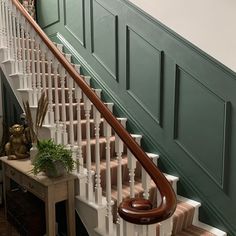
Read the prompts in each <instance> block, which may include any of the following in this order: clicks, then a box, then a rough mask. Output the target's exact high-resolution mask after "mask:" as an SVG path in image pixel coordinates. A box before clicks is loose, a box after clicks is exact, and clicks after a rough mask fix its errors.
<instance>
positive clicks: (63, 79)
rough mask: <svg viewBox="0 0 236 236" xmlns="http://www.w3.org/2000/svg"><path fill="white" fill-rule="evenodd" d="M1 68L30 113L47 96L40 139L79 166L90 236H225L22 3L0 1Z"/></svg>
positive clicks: (79, 202)
mask: <svg viewBox="0 0 236 236" xmlns="http://www.w3.org/2000/svg"><path fill="white" fill-rule="evenodd" d="M63 56H64V57H63ZM0 66H1V69H2V71H3V72H4V74H5V76H6V78H7V79H8V82H9V84H10V86H11V88H12V90H13V91H14V93H15V95H16V97H17V99H18V101H19V103H20V104H22V100H28V101H29V103H30V105H31V109H32V111H35V108H36V106H37V102H38V99H39V97H40V95H41V93H42V92H43V91H46V92H47V95H48V99H49V108H48V112H47V115H46V119H45V122H44V125H43V129H42V132H41V138H52V139H54V140H55V141H56V142H57V143H61V144H64V145H65V146H67V147H68V148H70V149H71V150H72V152H73V158H74V159H75V160H76V161H78V166H77V169H76V170H75V172H74V174H75V175H77V176H78V181H77V186H76V187H77V190H76V192H77V196H76V211H77V213H78V215H79V216H80V218H81V220H82V222H83V223H84V225H85V227H86V228H87V231H88V233H89V235H117V236H121V235H124V236H125V235H127V236H128V235H139V236H141V235H149V236H151V235H156V236H165V235H175V236H188V235H189V236H190V235H205V236H208V235H209V236H210V235H212V236H213V235H219V236H220V235H222V236H223V235H226V233H225V232H223V231H221V230H218V229H216V228H213V227H211V226H209V225H206V224H203V223H201V222H200V221H199V220H198V210H199V207H200V205H201V204H200V203H199V202H196V201H193V200H190V199H186V198H184V197H182V196H178V195H177V182H178V181H179V179H178V177H175V176H171V175H168V174H161V173H160V171H159V170H158V168H157V166H158V159H159V156H158V155H157V154H155V153H146V154H145V153H144V152H143V151H142V150H141V149H140V145H141V139H142V136H141V135H139V134H131V135H129V134H128V133H127V131H125V128H126V123H127V119H126V118H123V117H122V118H119V117H117V118H115V117H114V116H113V115H112V112H113V107H114V104H112V103H106V102H105V101H104V102H103V101H102V100H101V94H102V91H101V89H97V88H92V87H91V86H90V84H91V83H90V82H91V79H92V78H90V76H88V75H83V74H82V73H81V66H80V65H76V64H73V63H72V57H71V55H70V54H65V53H63V45H60V44H55V45H54V44H53V43H52V42H50V41H49V39H48V38H47V37H46V35H45V34H44V33H43V32H42V30H41V29H40V28H39V26H37V25H36V23H35V22H34V21H33V19H32V18H31V17H30V16H29V15H28V14H27V12H26V11H25V10H24V9H23V7H22V6H21V5H20V4H19V3H18V1H17V0H0ZM180 181H181V180H180ZM175 196H176V197H177V202H176V199H175ZM130 199H132V200H130ZM176 203H177V204H176Z"/></svg>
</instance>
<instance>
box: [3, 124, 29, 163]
mask: <svg viewBox="0 0 236 236" xmlns="http://www.w3.org/2000/svg"><path fill="white" fill-rule="evenodd" d="M9 130H10V134H11V136H10V140H9V142H8V143H7V144H6V145H5V152H6V155H7V156H8V159H9V160H17V159H24V158H28V157H29V152H28V148H27V147H28V146H27V145H28V140H27V138H26V136H25V130H24V126H23V125H19V124H15V125H13V126H12V127H10V129H9Z"/></svg>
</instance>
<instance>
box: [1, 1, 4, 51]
mask: <svg viewBox="0 0 236 236" xmlns="http://www.w3.org/2000/svg"><path fill="white" fill-rule="evenodd" d="M3 21H4V20H3V1H2V0H1V1H0V48H3V47H4V42H3V41H4V23H3Z"/></svg>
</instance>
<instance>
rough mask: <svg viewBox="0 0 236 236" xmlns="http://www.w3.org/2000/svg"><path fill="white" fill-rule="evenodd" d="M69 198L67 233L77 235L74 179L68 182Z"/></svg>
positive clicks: (67, 202)
mask: <svg viewBox="0 0 236 236" xmlns="http://www.w3.org/2000/svg"><path fill="white" fill-rule="evenodd" d="M67 188H68V199H67V201H66V214H67V231H68V232H67V233H68V236H75V235H76V233H75V190H74V180H69V181H68V184H67Z"/></svg>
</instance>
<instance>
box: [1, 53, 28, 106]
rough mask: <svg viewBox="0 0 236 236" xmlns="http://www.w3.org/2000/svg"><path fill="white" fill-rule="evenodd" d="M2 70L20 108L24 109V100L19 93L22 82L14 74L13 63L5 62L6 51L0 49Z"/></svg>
mask: <svg viewBox="0 0 236 236" xmlns="http://www.w3.org/2000/svg"><path fill="white" fill-rule="evenodd" d="M0 59H1V61H0V68H1V70H2V72H3V74H4V75H5V77H6V79H7V81H8V83H9V85H10V87H11V89H12V92H13V93H14V95H15V97H16V99H17V101H18V103H19V104H20V106H21V107H22V108H23V104H22V98H21V94H20V92H19V91H18V89H19V86H20V82H19V76H20V75H17V74H14V73H13V69H12V68H13V66H12V63H13V62H12V61H4V49H0ZM12 74H14V76H11V75H12Z"/></svg>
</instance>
